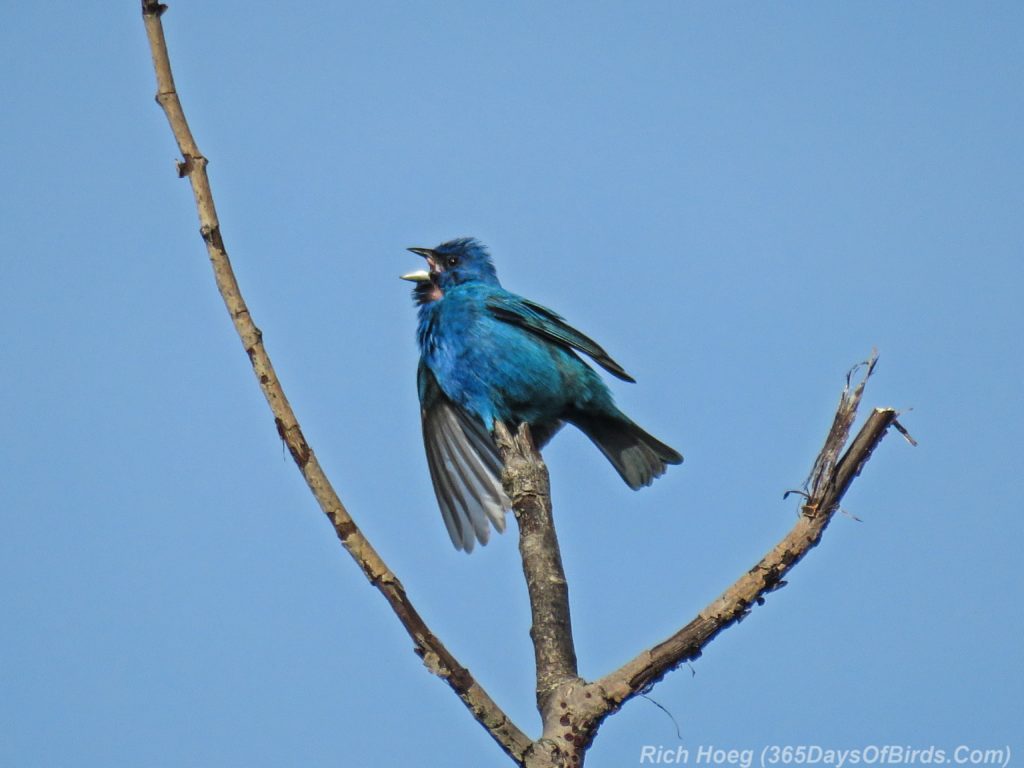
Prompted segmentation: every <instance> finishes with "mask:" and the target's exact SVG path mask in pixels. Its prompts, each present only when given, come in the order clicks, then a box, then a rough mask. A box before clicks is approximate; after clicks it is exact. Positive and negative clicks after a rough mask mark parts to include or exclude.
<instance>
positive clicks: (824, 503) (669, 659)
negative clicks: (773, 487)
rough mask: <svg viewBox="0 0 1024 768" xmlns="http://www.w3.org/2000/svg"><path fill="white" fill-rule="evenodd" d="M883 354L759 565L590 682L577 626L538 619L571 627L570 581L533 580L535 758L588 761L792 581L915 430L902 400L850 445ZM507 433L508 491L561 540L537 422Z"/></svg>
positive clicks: (549, 573)
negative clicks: (721, 636) (562, 585)
mask: <svg viewBox="0 0 1024 768" xmlns="http://www.w3.org/2000/svg"><path fill="white" fill-rule="evenodd" d="M876 359H877V358H876V356H874V355H873V356H872V358H871V359H870V360H869V361H867V362H866V363H864V364H863V366H864V375H863V378H862V379H861V380H860V381H859V382H858V383H857V384H856V385H853V383H852V381H851V379H852V375H853V373H854V371H856V370H857V368H860V366H858V367H857V368H855V369H854V370H853V371H851V372H850V375H848V376H847V382H846V387H845V388H844V389H843V392H842V394H841V396H840V398H839V406H838V408H837V409H836V415H835V418H834V419H833V423H832V427H831V429H830V430H829V434H828V436H827V438H826V440H825V445H824V447H823V448H822V449H821V452H820V454H819V455H818V458H817V459H816V460H815V463H814V467H813V469H812V470H811V473H810V476H809V477H808V479H807V482H806V484H805V489H806V494H805V498H806V502H805V503H804V504H803V506H802V509H801V514H800V517H799V518H798V520H797V522H796V525H795V526H794V527H793V529H792V530H791V531H790V532H789V533H788V534H787V535H786V536H785V538H783V539H782V541H780V542H779V543H778V544H776V545H775V546H774V547H773V548H772V549H771V551H769V552H768V554H766V555H765V556H764V557H763V558H761V560H760V561H759V562H758V563H757V564H756V565H755V566H754V567H753V568H751V569H750V570H749V571H748V572H747V573H745V574H743V576H741V577H740V578H739V579H738V580H737V581H736V583H734V584H733V585H732V586H731V587H729V588H728V589H727V590H726V591H725V592H723V593H722V595H721V596H720V597H718V598H717V599H716V600H714V601H713V602H712V603H711V604H710V605H708V606H707V607H706V608H704V610H702V611H701V612H700V613H699V614H698V615H697V616H696V617H695V618H694V619H693V620H692V621H690V622H689V623H687V624H686V625H685V626H683V627H682V628H681V629H679V630H678V631H677V632H676V633H675V634H673V635H672V636H671V637H669V638H667V639H665V640H664V641H662V642H660V643H658V644H657V645H655V646H653V647H651V648H648V649H646V650H644V651H643V652H642V653H640V654H639V655H637V656H636V657H635V658H634V659H633V660H631V661H629V662H627V663H626V664H624V665H623V666H622V667H620V668H619V669H617V670H615V671H614V672H612V673H610V674H608V675H605V676H604V677H602V678H600V679H599V680H596V681H593V682H586V681H584V680H581V679H580V678H579V677H578V676H576V675H575V669H576V667H575V652H574V651H573V649H572V636H571V633H569V632H568V631H566V632H565V633H563V636H562V638H561V639H560V640H552V639H551V638H549V636H548V631H547V629H550V627H552V626H554V625H553V624H552V623H551V622H547V623H544V622H541V623H540V624H539V623H538V617H541V618H543V617H548V616H564V623H565V625H566V629H568V616H569V614H568V610H569V608H568V602H567V600H566V599H565V598H564V597H563V593H564V590H547V591H545V590H542V589H535V588H532V587H531V589H530V601H531V606H532V610H533V616H534V626H533V633H532V637H533V640H534V647H535V653H536V656H537V672H538V674H537V698H538V704H539V707H540V711H541V717H542V719H543V722H544V736H543V737H542V739H540V740H538V741H537V742H536V743H535V744H534V748H533V749H532V750H531V751H530V752H529V753H528V754H527V760H526V763H525V764H526V765H528V766H554V765H582V762H583V757H584V754H585V752H586V749H587V748H588V747H589V745H590V743H591V742H592V741H593V739H594V736H595V735H596V734H597V730H598V728H600V726H601V723H602V722H603V721H604V719H605V718H606V717H608V715H610V714H612V713H614V712H615V711H616V710H618V709H619V708H620V707H621V706H622V705H623V704H624V703H625V702H627V701H629V700H630V699H631V698H633V697H634V696H637V695H638V694H641V693H643V692H645V691H647V690H649V689H650V687H651V686H652V685H654V684H655V683H657V682H658V681H659V680H661V679H662V678H663V677H664V676H665V675H666V674H667V673H668V672H670V671H672V670H673V669H675V668H677V667H678V666H680V665H681V664H683V663H684V662H686V661H690V660H693V659H696V658H698V657H699V656H700V655H701V652H702V650H703V649H704V647H705V646H706V645H707V644H708V643H709V642H711V640H713V639H714V638H715V636H716V635H718V633H719V632H721V631H722V630H724V629H726V628H727V627H729V626H730V625H732V624H734V623H735V622H737V621H739V620H740V619H742V618H743V617H744V616H745V615H746V614H747V613H749V611H750V610H751V608H752V607H753V606H754V605H755V604H761V603H763V602H764V597H765V595H766V594H767V593H769V592H772V591H774V590H776V589H779V588H780V587H782V586H784V585H785V583H786V582H785V581H784V577H785V576H786V574H787V573H788V572H789V571H790V570H791V569H792V568H793V566H794V565H796V564H797V563H798V562H799V561H800V560H801V559H802V558H803V557H804V556H805V555H806V554H807V553H808V552H809V551H810V550H811V549H812V548H814V547H815V546H816V545H817V544H818V542H819V541H820V540H821V536H822V534H823V533H824V531H825V528H826V527H827V526H828V524H829V522H830V521H831V520H832V517H833V516H834V514H835V513H836V511H837V510H838V509H839V503H840V501H841V500H842V498H843V496H844V494H845V493H846V491H847V490H848V489H849V487H850V485H851V483H852V482H853V480H854V478H855V477H857V475H859V474H860V471H861V469H863V467H864V465H865V464H866V463H867V461H868V459H869V458H870V457H871V453H872V451H874V449H875V447H876V446H877V445H878V444H879V443H880V442H881V440H882V438H883V437H884V436H885V434H886V432H887V431H888V429H889V427H890V426H894V425H895V426H896V427H897V428H898V429H899V431H900V432H902V433H903V434H904V435H906V431H905V430H904V429H903V427H902V426H901V425H900V424H899V422H898V421H897V420H896V417H897V415H898V414H897V412H896V411H895V410H893V409H892V408H876V409H875V410H874V411H873V412H872V414H871V416H869V417H868V420H867V421H866V422H865V424H864V426H863V427H862V428H861V430H860V432H859V433H858V434H857V436H856V437H855V438H854V440H853V442H852V443H850V445H849V448H846V445H847V441H848V439H849V434H850V429H851V427H852V425H853V423H854V420H855V418H856V415H857V407H858V405H859V404H860V400H861V396H862V394H863V392H864V386H865V384H866V383H867V380H868V378H869V377H870V376H871V374H872V372H873V371H874V366H875V362H876ZM498 434H499V445H500V446H501V449H502V455H503V457H504V458H505V461H506V464H507V466H508V469H507V470H506V492H507V493H508V494H509V497H510V498H511V499H512V502H513V508H514V510H515V513H516V519H517V520H518V521H519V524H520V528H521V529H522V531H523V532H524V533H525V532H526V531H533V530H537V529H538V528H539V529H541V530H544V529H546V528H549V527H550V537H551V541H555V540H554V528H553V524H551V523H550V522H549V521H550V499H549V498H548V496H547V494H546V490H547V470H546V469H545V467H544V464H543V461H542V460H541V458H540V455H539V454H538V453H537V452H536V450H534V448H533V445H532V443H531V442H530V440H529V431H528V429H525V428H521V429H520V432H519V434H518V435H517V436H516V439H515V440H512V439H511V438H510V436H509V435H508V433H507V432H506V431H505V430H504V428H500V429H499V430H498ZM907 437H908V440H909V439H910V438H909V436H907ZM911 442H912V441H911ZM844 448H846V450H845V453H844V452H843V451H844ZM524 478H525V479H524ZM527 555H528V553H527V552H526V551H525V550H524V551H523V569H524V571H525V572H526V575H527V583H528V584H534V583H541V584H543V583H544V582H545V581H551V580H554V581H555V582H558V581H561V582H564V574H563V573H562V569H561V558H560V556H559V555H558V553H557V552H556V553H554V555H548V556H546V557H545V558H537V557H535V556H527ZM555 566H557V567H555ZM546 628H547V629H546ZM559 642H561V643H563V644H565V645H566V647H567V650H566V651H565V652H564V655H565V656H568V655H570V654H571V657H572V660H573V666H572V670H573V674H572V675H565V676H563V678H562V682H561V683H560V684H557V685H556V686H555V687H554V688H553V689H552V688H551V687H550V685H549V683H550V681H551V679H552V677H551V675H545V674H543V673H542V668H543V667H545V666H546V665H547V664H548V663H547V661H546V660H547V659H548V657H549V655H550V651H549V649H550V648H551V647H559V646H558V643H559Z"/></svg>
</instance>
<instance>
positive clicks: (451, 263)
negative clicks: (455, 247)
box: [448, 256, 459, 267]
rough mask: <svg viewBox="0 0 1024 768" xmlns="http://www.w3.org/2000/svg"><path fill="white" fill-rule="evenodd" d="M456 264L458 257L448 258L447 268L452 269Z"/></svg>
mask: <svg viewBox="0 0 1024 768" xmlns="http://www.w3.org/2000/svg"><path fill="white" fill-rule="evenodd" d="M458 263H459V257H458V256H449V257H448V266H449V267H454V266H455V265H456V264H458Z"/></svg>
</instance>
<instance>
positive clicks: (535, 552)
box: [495, 422, 579, 709]
mask: <svg viewBox="0 0 1024 768" xmlns="http://www.w3.org/2000/svg"><path fill="white" fill-rule="evenodd" d="M495 436H496V437H497V442H498V450H499V451H500V452H501V458H502V461H503V462H504V464H505V476H504V478H503V481H504V484H505V492H506V493H507V494H508V497H509V499H511V500H512V510H513V512H514V513H515V516H516V522H517V523H518V524H519V552H520V555H521V556H522V559H523V574H524V575H525V576H526V588H527V591H528V592H529V594H530V609H531V611H532V614H533V625H532V627H531V629H530V637H531V638H532V639H533V647H534V653H535V656H536V659H537V705H538V707H541V708H542V709H543V704H544V700H545V699H546V698H547V697H548V696H549V695H550V693H551V692H552V691H553V690H554V689H555V688H557V687H558V686H559V685H561V684H563V683H568V682H574V681H578V680H579V674H578V673H577V668H576V649H575V648H574V647H573V640H572V621H571V620H570V618H569V587H568V585H567V583H566V580H565V571H564V570H563V569H562V553H561V549H560V548H559V546H558V537H557V536H556V535H555V521H554V519H553V518H552V516H551V489H550V484H549V480H548V472H547V467H546V466H545V465H544V460H543V459H542V458H541V456H540V453H538V452H537V449H536V448H535V447H534V444H533V437H532V435H531V434H530V427H529V425H528V424H522V425H520V427H519V431H518V432H517V434H516V435H515V436H514V437H513V436H512V435H511V434H509V431H508V429H507V428H506V427H505V425H504V424H502V423H500V422H499V423H498V424H496V425H495Z"/></svg>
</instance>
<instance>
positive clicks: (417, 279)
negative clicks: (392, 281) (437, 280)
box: [399, 269, 430, 283]
mask: <svg viewBox="0 0 1024 768" xmlns="http://www.w3.org/2000/svg"><path fill="white" fill-rule="evenodd" d="M399 277H400V278H401V279H402V280H411V281H412V282H414V283H429V282H430V273H429V272H427V270H425V269H417V270H416V271H415V272H406V273H405V274H404V275H399Z"/></svg>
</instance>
